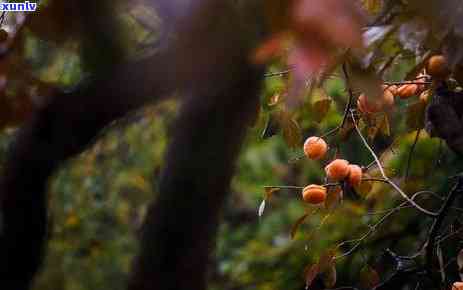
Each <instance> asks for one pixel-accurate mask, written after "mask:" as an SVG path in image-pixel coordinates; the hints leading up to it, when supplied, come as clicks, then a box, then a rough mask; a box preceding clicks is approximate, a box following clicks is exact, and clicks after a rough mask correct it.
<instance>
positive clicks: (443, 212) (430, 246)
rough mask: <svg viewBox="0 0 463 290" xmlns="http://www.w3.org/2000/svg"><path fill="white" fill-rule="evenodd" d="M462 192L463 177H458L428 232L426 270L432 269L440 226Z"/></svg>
mask: <svg viewBox="0 0 463 290" xmlns="http://www.w3.org/2000/svg"><path fill="white" fill-rule="evenodd" d="M462 192H463V177H460V178H459V179H458V181H457V183H456V184H455V185H454V186H453V188H452V190H450V192H449V194H448V195H447V198H446V199H445V201H444V203H443V204H442V206H441V208H440V209H439V212H438V214H437V218H436V219H435V220H434V223H433V224H432V225H431V228H430V230H429V237H428V242H427V245H426V266H427V269H428V270H431V269H432V264H433V263H432V262H433V258H434V251H435V249H434V245H435V243H436V239H437V235H438V233H439V230H440V228H441V227H442V224H443V223H444V219H445V217H446V216H447V213H448V212H449V209H450V207H451V206H452V204H453V202H454V201H455V199H456V197H457V196H458V194H459V193H460V194H461V193H462Z"/></svg>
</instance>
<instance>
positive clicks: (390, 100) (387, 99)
mask: <svg viewBox="0 0 463 290" xmlns="http://www.w3.org/2000/svg"><path fill="white" fill-rule="evenodd" d="M382 102H383V104H384V105H385V106H386V107H388V108H390V107H392V106H393V105H394V94H393V93H392V91H390V90H385V91H384V93H383V99H382Z"/></svg>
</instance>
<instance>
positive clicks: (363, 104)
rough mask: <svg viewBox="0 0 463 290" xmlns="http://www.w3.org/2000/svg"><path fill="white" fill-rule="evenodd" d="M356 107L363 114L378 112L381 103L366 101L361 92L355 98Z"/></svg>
mask: <svg viewBox="0 0 463 290" xmlns="http://www.w3.org/2000/svg"><path fill="white" fill-rule="evenodd" d="M357 108H358V109H359V111H360V112H362V113H364V114H373V113H377V112H380V111H381V110H382V109H383V106H382V104H381V103H377V102H372V101H368V100H367V97H366V96H365V94H361V95H360V96H359V98H358V99H357Z"/></svg>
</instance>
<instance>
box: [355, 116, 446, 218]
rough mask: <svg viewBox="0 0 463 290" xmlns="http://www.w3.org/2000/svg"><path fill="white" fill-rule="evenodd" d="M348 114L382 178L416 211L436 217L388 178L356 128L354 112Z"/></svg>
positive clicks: (373, 152)
mask: <svg viewBox="0 0 463 290" xmlns="http://www.w3.org/2000/svg"><path fill="white" fill-rule="evenodd" d="M350 115H351V118H352V122H353V124H354V128H355V130H356V131H357V134H358V135H359V137H360V139H361V140H362V142H363V144H364V146H365V147H366V148H367V149H368V151H370V153H371V155H372V156H373V158H374V160H375V162H376V164H377V166H378V169H379V171H380V172H381V175H382V177H383V179H384V180H385V181H386V182H387V183H388V184H389V185H390V186H392V187H393V188H394V189H395V191H397V192H398V193H399V194H400V195H401V196H402V198H403V199H405V200H406V201H407V202H408V203H410V204H411V205H413V207H414V208H416V209H417V210H418V211H420V212H422V213H424V214H426V215H428V216H431V217H436V216H437V213H435V212H432V211H429V210H427V209H425V208H423V207H422V206H420V205H419V204H417V203H416V202H415V201H413V200H412V199H411V198H410V197H409V196H408V195H407V194H406V193H405V192H403V191H402V189H400V187H399V186H398V185H397V184H395V183H394V182H393V181H392V180H390V179H389V177H388V176H387V175H386V172H385V171H384V168H383V166H382V165H381V161H379V158H378V156H376V153H375V151H373V149H372V148H371V147H370V145H368V142H367V140H366V139H365V137H364V136H363V134H362V132H361V131H360V129H359V128H358V125H357V122H356V120H355V117H354V114H353V112H352V110H351V112H350Z"/></svg>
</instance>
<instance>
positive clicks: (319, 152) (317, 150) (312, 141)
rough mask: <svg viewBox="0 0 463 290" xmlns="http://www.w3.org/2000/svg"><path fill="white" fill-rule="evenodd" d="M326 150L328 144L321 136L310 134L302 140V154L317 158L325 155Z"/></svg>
mask: <svg viewBox="0 0 463 290" xmlns="http://www.w3.org/2000/svg"><path fill="white" fill-rule="evenodd" d="M326 151H328V145H327V144H326V142H325V140H323V138H321V137H317V136H312V137H309V138H307V139H306V140H305V142H304V154H305V155H306V156H307V157H308V158H310V159H314V160H318V159H321V158H323V156H325V154H326Z"/></svg>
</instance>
